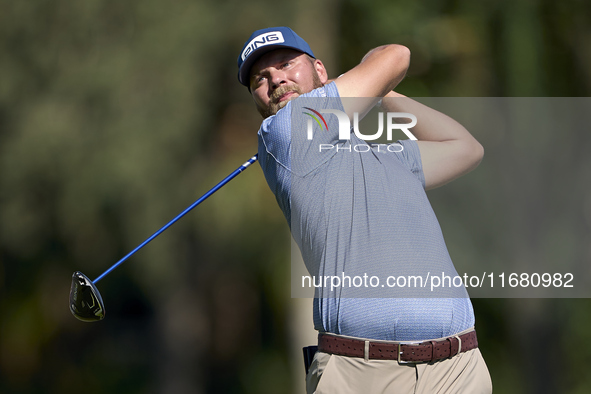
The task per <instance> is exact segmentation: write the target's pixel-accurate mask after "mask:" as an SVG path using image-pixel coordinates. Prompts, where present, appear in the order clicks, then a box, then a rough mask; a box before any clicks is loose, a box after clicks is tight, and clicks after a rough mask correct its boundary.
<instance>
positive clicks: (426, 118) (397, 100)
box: [382, 91, 476, 142]
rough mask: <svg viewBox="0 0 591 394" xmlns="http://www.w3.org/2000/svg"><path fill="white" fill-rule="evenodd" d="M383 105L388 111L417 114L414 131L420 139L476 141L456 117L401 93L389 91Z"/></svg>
mask: <svg viewBox="0 0 591 394" xmlns="http://www.w3.org/2000/svg"><path fill="white" fill-rule="evenodd" d="M382 107H383V108H384V110H386V111H387V112H406V113H410V114H413V115H414V116H416V117H417V124H416V126H414V127H413V128H412V133H413V135H414V136H415V137H417V139H418V140H420V141H451V140H462V139H465V140H468V141H474V142H476V140H475V139H474V137H472V135H471V134H470V133H469V132H468V130H466V129H465V128H464V126H462V125H461V124H460V123H458V122H457V121H455V120H454V119H452V118H450V117H449V116H447V115H445V114H443V113H441V112H439V111H437V110H434V109H433V108H430V107H427V106H426V105H424V104H421V103H419V102H417V101H415V100H413V99H411V98H408V97H406V96H404V95H402V94H400V93H397V92H394V91H392V92H390V93H388V94H387V95H386V96H385V97H384V99H383V100H382ZM405 121H408V120H406V119H405Z"/></svg>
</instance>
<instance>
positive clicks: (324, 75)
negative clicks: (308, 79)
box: [314, 59, 328, 85]
mask: <svg viewBox="0 0 591 394" xmlns="http://www.w3.org/2000/svg"><path fill="white" fill-rule="evenodd" d="M314 68H315V69H316V72H317V73H318V77H320V82H322V84H323V85H325V84H326V83H327V82H328V72H327V71H326V68H325V67H324V64H323V63H322V61H321V60H318V59H314Z"/></svg>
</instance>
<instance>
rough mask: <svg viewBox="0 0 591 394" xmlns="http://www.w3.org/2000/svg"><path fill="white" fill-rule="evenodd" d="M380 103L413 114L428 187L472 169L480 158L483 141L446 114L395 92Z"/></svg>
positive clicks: (389, 110)
mask: <svg viewBox="0 0 591 394" xmlns="http://www.w3.org/2000/svg"><path fill="white" fill-rule="evenodd" d="M382 107H383V108H384V109H385V110H386V111H388V112H406V113H411V114H413V115H414V116H416V118H417V124H416V125H415V126H414V127H413V128H412V129H411V132H412V133H413V135H414V136H415V137H416V138H417V139H418V141H417V143H418V146H419V150H420V153H421V162H422V165H423V173H424V175H425V187H426V188H427V189H432V188H435V187H439V186H441V185H444V184H446V183H447V182H449V181H451V180H453V179H455V178H457V177H459V176H461V175H463V174H465V173H467V172H469V171H471V170H472V169H474V168H475V167H476V166H477V165H478V164H479V163H480V161H481V160H482V157H483V155H484V149H483V148H482V145H480V143H479V142H478V141H477V140H476V139H475V138H474V137H472V135H471V134H470V133H469V132H468V130H466V129H465V128H464V127H463V126H462V125H461V124H459V123H458V122H456V121H455V120H453V119H452V118H450V117H449V116H447V115H445V114H443V113H441V112H439V111H436V110H434V109H432V108H429V107H427V106H426V105H423V104H421V103H419V102H417V101H415V100H412V99H410V98H408V97H405V96H403V95H401V94H398V93H396V92H390V93H388V94H387V95H386V97H384V99H383V100H382ZM403 122H407V120H403Z"/></svg>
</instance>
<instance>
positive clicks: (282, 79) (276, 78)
mask: <svg viewBox="0 0 591 394" xmlns="http://www.w3.org/2000/svg"><path fill="white" fill-rule="evenodd" d="M270 79H271V85H272V86H273V89H276V88H278V87H279V86H281V85H283V84H285V83H287V78H286V76H285V72H283V71H281V70H273V71H271V75H270Z"/></svg>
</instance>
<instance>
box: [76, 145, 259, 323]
mask: <svg viewBox="0 0 591 394" xmlns="http://www.w3.org/2000/svg"><path fill="white" fill-rule="evenodd" d="M257 160H258V155H254V156H253V157H251V158H250V159H248V161H246V162H245V163H244V164H242V165H241V166H240V167H238V168H237V169H236V170H234V172H232V173H231V174H230V175H228V176H227V177H226V178H224V179H223V180H222V181H221V182H220V183H218V184H217V185H215V186H214V187H212V188H211V189H210V190H209V191H208V192H207V193H205V194H204V195H203V196H201V197H199V199H197V200H196V201H195V202H194V203H193V204H191V205H190V206H189V207H188V208H187V209H185V210H184V211H183V212H181V213H180V214H178V215H177V216H176V217H175V218H174V219H172V220H171V221H170V222H168V223H166V224H165V225H164V226H162V227H161V228H160V230H158V231H156V232H155V233H154V234H152V235H151V236H150V237H149V238H148V239H146V240H145V241H144V242H142V243H141V244H140V245H139V246H138V247H136V248H135V249H134V250H132V251H131V252H129V253H128V254H127V255H126V256H125V257H123V258H122V259H121V260H119V261H118V262H116V263H115V264H113V265H112V266H111V267H110V268H109V269H108V270H106V271H105V272H103V273H102V274H101V275H100V276H99V277H98V278H96V279H95V280H94V281H91V280H90V279H88V277H87V276H86V275H84V274H83V273H82V272H80V271H76V272H74V274H73V275H72V285H71V287H70V311H71V312H72V314H73V315H74V316H75V317H76V318H77V319H79V320H82V321H85V322H94V321H99V320H102V319H104V318H105V305H104V303H103V299H102V297H101V294H100V293H99V291H98V289H97V287H96V283H97V282H98V281H99V280H101V279H103V278H104V277H105V276H107V275H108V274H109V273H110V272H111V271H113V270H114V269H115V268H117V267H118V266H119V265H120V264H121V263H123V262H124V261H125V260H127V259H128V258H129V257H131V256H132V255H133V254H134V253H135V252H137V251H138V250H140V249H141V248H143V247H144V246H146V245H147V244H148V243H149V242H150V241H152V240H153V239H154V238H156V237H157V236H158V235H160V234H161V233H162V232H163V231H164V230H166V229H167V228H169V227H170V226H172V225H173V224H174V223H175V222H176V221H177V220H179V219H180V218H182V217H183V216H185V215H186V214H187V213H188V212H189V211H191V210H192V209H193V208H195V207H196V206H197V205H199V204H201V203H202V202H203V201H205V199H207V198H208V197H209V196H211V195H212V194H213V193H215V192H216V191H218V190H219V189H221V187H222V186H224V185H225V184H226V183H228V182H230V181H231V180H232V179H234V178H235V177H236V176H237V175H238V174H240V173H241V172H242V171H244V170H245V169H246V168H248V167H249V166H250V165H251V164H252V163H254V162H256V161H257Z"/></svg>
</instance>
